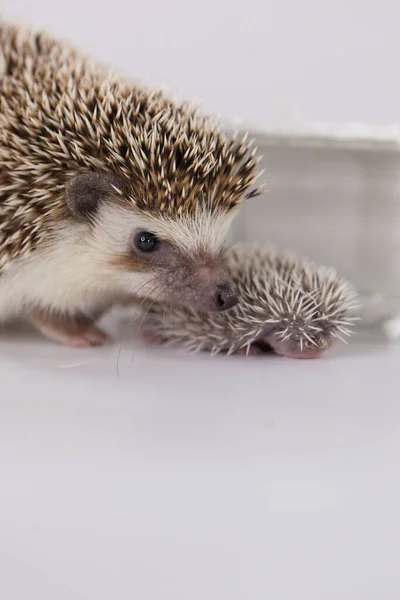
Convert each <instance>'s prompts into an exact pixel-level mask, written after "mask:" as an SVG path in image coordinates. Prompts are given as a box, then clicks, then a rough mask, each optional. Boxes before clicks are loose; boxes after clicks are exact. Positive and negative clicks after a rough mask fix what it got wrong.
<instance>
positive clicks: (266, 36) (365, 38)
mask: <svg viewBox="0 0 400 600" xmlns="http://www.w3.org/2000/svg"><path fill="white" fill-rule="evenodd" d="M1 13H2V14H3V15H4V16H6V17H11V16H12V17H14V18H18V19H23V20H24V21H25V22H27V23H33V24H35V25H36V26H39V27H46V28H49V29H51V30H52V31H54V32H55V33H56V34H57V35H60V36H63V37H64V36H65V37H67V38H71V39H72V40H73V41H74V42H76V43H77V44H79V45H80V46H81V47H82V48H84V49H85V50H87V51H89V52H90V53H92V54H93V55H95V56H98V57H99V58H101V59H103V60H105V61H107V62H110V63H113V64H115V65H117V66H119V67H121V69H123V70H124V71H125V72H126V73H128V74H130V75H132V76H134V77H140V78H142V79H144V80H146V81H149V82H152V83H155V84H156V85H158V84H159V82H160V81H162V82H164V83H165V84H166V86H167V87H168V88H170V89H172V90H175V89H176V90H178V91H180V92H181V93H182V95H183V96H184V97H187V98H192V97H194V98H196V99H198V100H200V101H202V102H203V103H204V107H205V108H206V109H207V110H211V111H216V112H219V113H221V114H222V115H224V116H226V117H229V118H233V117H235V116H236V115H241V116H242V117H243V118H244V120H245V121H246V122H250V123H253V124H255V125H257V126H261V127H264V128H271V127H272V128H275V127H276V126H279V125H282V124H283V125H285V126H288V125H290V124H291V123H296V122H299V123H300V124H304V123H310V122H311V123H314V122H319V121H322V122H329V123H334V124H336V125H338V124H342V123H348V122H354V121H357V122H362V123H368V124H375V125H387V124H389V125H390V124H392V123H399V106H400V84H399V79H398V77H397V76H396V73H397V71H398V56H399V54H400V38H399V35H398V23H399V18H400V3H399V2H398V1H397V0H387V1H386V2H384V3H382V2H376V1H375V2H365V1H364V0H336V1H335V2H334V1H333V0H329V1H328V2H321V1H320V0H302V2H299V1H298V0H281V1H280V2H275V1H274V0H252V1H250V2H243V1H242V0H217V1H216V0H203V1H202V2H193V1H192V2H188V0H173V1H169V2H166V1H165V0H153V1H151V2H138V1H136V2H131V1H129V0H114V1H113V2H112V3H111V4H110V3H106V2H103V3H101V2H99V1H97V2H96V1H95V0H69V1H68V3H66V4H60V3H58V2H54V1H53V0H36V2H31V0H2V2H1Z"/></svg>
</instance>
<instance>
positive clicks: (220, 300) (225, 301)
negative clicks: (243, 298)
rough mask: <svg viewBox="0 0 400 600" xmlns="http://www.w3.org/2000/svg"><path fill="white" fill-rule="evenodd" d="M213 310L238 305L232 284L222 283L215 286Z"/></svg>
mask: <svg viewBox="0 0 400 600" xmlns="http://www.w3.org/2000/svg"><path fill="white" fill-rule="evenodd" d="M213 300H214V303H215V309H216V310H218V311H222V310H227V309H228V308H232V307H233V306H235V304H237V303H238V294H237V291H236V288H235V286H234V285H233V283H231V282H229V281H224V282H223V283H219V284H218V285H217V286H216V289H215V292H214V297H213Z"/></svg>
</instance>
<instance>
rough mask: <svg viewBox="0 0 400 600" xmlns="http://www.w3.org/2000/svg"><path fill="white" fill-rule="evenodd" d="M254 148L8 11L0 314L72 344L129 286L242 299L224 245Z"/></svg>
mask: <svg viewBox="0 0 400 600" xmlns="http://www.w3.org/2000/svg"><path fill="white" fill-rule="evenodd" d="M257 174H258V164H257V159H256V157H255V151H254V150H252V151H251V150H250V147H249V144H247V143H246V141H245V140H241V141H239V140H237V139H234V138H232V139H231V138H228V137H226V136H225V135H224V134H223V133H222V132H221V130H220V129H219V127H218V126H217V125H216V124H215V123H214V122H213V121H212V120H211V119H210V118H208V117H203V116H202V115H201V114H199V113H198V111H197V110H195V109H193V108H191V107H190V106H189V105H186V104H181V105H178V104H176V103H174V102H173V101H172V100H170V99H168V98H167V97H166V96H165V95H164V94H162V93H161V92H158V91H152V90H148V89H145V88H144V87H141V86H140V85H136V84H132V83H131V82H129V81H126V80H124V79H123V78H121V77H119V76H116V75H113V74H110V73H109V72H108V71H106V70H105V69H103V68H102V67H101V66H97V65H95V64H92V62H91V61H90V60H88V59H87V58H85V57H83V56H81V55H80V54H79V53H78V52H77V51H76V50H75V49H73V48H72V47H70V46H69V45H67V44H64V43H59V42H58V41H56V40H53V39H52V38H51V37H49V36H48V35H47V34H44V33H35V32H31V31H28V30H25V29H22V28H19V27H15V26H13V25H9V24H7V23H0V320H2V321H4V320H7V319H9V318H12V317H15V316H20V315H24V316H27V317H28V318H29V319H30V320H31V321H32V322H33V323H34V324H35V325H36V326H37V328H38V329H39V330H40V331H42V332H43V333H44V334H45V335H47V336H50V337H51V338H53V339H56V340H58V341H60V342H63V343H66V344H70V345H75V346H85V345H97V344H101V343H103V342H104V340H105V336H104V334H103V333H102V332H100V331H99V330H98V329H96V326H95V321H96V319H97V318H98V317H99V316H100V315H101V314H102V313H103V312H104V311H105V310H107V309H108V308H109V307H111V306H112V305H113V304H114V303H116V302H119V301H120V300H121V301H125V300H126V299H127V298H129V297H135V296H136V295H138V296H140V297H149V298H153V299H156V298H159V299H161V300H165V301H168V302H171V303H174V302H175V301H176V300H178V299H179V301H180V302H181V303H182V302H183V303H184V304H186V305H190V306H193V307H195V308H198V309H200V310H205V311H222V310H225V309H228V308H230V307H232V306H233V305H234V304H235V303H236V302H237V293H236V290H235V287H234V285H233V283H232V281H231V280H230V279H229V278H228V276H227V274H226V272H225V271H224V269H223V264H222V260H221V257H222V255H223V252H224V247H225V242H226V237H227V232H228V230H229V227H230V224H231V222H232V220H233V218H234V217H235V215H236V214H237V211H238V209H239V207H240V204H241V202H242V201H243V199H245V198H249V197H251V196H253V195H256V194H258V193H259V192H258V190H257V189H256V188H255V187H254V182H255V180H256V178H257Z"/></svg>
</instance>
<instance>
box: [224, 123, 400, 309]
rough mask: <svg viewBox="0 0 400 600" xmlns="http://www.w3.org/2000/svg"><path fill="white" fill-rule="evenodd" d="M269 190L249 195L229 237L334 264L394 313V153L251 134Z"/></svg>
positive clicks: (397, 167)
mask: <svg viewBox="0 0 400 600" xmlns="http://www.w3.org/2000/svg"><path fill="white" fill-rule="evenodd" d="M255 138H256V144H257V145H258V149H259V150H258V152H259V154H261V155H264V158H263V161H262V168H264V169H265V173H264V175H263V177H262V178H261V181H262V182H263V183H267V186H268V188H269V191H267V192H266V193H265V194H264V195H263V196H261V197H259V198H255V199H252V200H249V201H248V203H247V204H246V205H245V207H244V210H243V212H242V214H241V216H240V217H239V218H238V221H237V223H236V228H235V231H234V236H235V238H236V239H245V240H247V241H253V240H254V241H265V242H267V243H272V244H274V245H275V244H276V245H278V246H279V247H281V248H282V249H285V248H287V249H291V250H294V251H296V252H297V253H299V254H302V255H305V256H308V257H309V258H311V259H313V260H315V261H317V262H318V263H321V264H327V265H333V266H335V267H336V268H337V269H338V271H340V273H341V274H343V275H345V276H346V277H347V278H349V279H350V280H351V281H352V282H353V283H354V284H355V285H356V286H357V287H358V289H359V291H360V293H361V294H362V295H363V296H365V297H367V298H368V297H370V299H371V298H373V297H374V296H375V297H376V298H377V299H378V302H379V303H380V308H381V309H382V310H383V311H384V312H386V311H387V312H388V313H389V314H395V313H396V312H397V310H398V309H399V310H400V151H399V150H397V148H396V146H395V145H390V144H385V143H378V142H377V143H369V144H368V143H365V141H363V142H362V141H359V142H358V143H356V142H354V143H348V142H346V141H343V140H342V141H336V142H334V143H333V142H332V140H328V139H326V140H324V139H308V140H307V139H291V138H285V137H284V136H283V137H281V138H279V136H276V137H272V136H267V135H262V134H256V135H255Z"/></svg>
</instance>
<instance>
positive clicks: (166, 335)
mask: <svg viewBox="0 0 400 600" xmlns="http://www.w3.org/2000/svg"><path fill="white" fill-rule="evenodd" d="M225 260H226V266H227V270H228V273H229V274H230V276H231V278H232V280H233V281H234V283H235V284H236V286H237V289H238V291H239V303H238V304H237V305H236V306H235V307H233V308H231V310H228V311H227V312H224V313H221V314H204V313H203V314H202V313H201V312H199V311H197V310H194V309H189V308H185V307H182V308H179V307H177V306H175V307H174V308H173V309H168V308H167V307H166V306H165V305H164V304H162V303H156V304H154V305H152V306H151V305H149V310H148V313H147V315H146V317H145V320H144V323H143V327H144V329H143V332H144V335H145V337H146V338H147V339H149V340H151V341H153V342H155V341H157V342H162V343H165V344H168V345H171V346H180V347H183V348H185V349H186V350H189V351H194V352H196V351H208V352H211V353H212V354H218V353H220V352H223V353H228V354H239V353H240V354H242V353H244V354H249V353H252V354H259V353H263V352H266V351H269V350H273V351H274V352H276V353H277V354H280V355H283V356H288V357H292V358H314V357H317V356H319V355H320V354H322V353H323V352H324V351H325V350H327V349H328V348H329V347H330V346H331V344H332V342H333V341H335V340H337V339H339V340H340V339H341V340H343V341H344V337H343V336H348V335H350V333H351V328H352V325H353V322H354V320H355V319H356V317H355V316H354V315H353V310H354V309H355V308H356V304H355V299H356V296H355V292H354V290H353V288H352V287H351V285H350V284H349V283H347V281H345V280H344V279H342V278H340V277H339V276H338V275H337V273H336V272H335V270H334V269H328V268H326V267H317V266H315V265H314V264H312V263H311V262H309V261H307V260H299V259H296V258H294V257H292V256H291V255H289V254H286V255H285V254H283V255H282V254H278V253H276V252H275V251H273V250H268V249H265V248H262V247H248V246H245V245H237V246H234V247H233V248H231V249H230V250H229V251H228V252H227V254H226V259H225Z"/></svg>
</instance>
